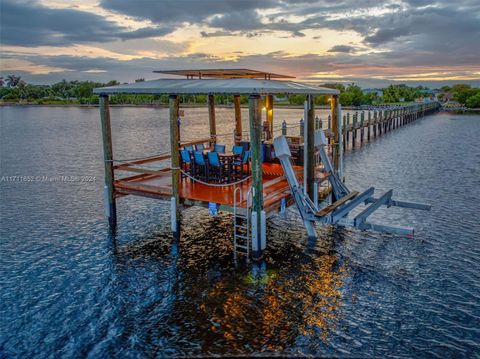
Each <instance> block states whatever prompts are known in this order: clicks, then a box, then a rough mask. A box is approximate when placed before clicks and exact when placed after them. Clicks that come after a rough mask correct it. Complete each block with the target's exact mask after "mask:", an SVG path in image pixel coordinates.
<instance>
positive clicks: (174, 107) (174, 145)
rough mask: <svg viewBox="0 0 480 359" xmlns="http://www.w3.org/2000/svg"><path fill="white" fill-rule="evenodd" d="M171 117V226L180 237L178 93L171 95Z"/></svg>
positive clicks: (175, 235)
mask: <svg viewBox="0 0 480 359" xmlns="http://www.w3.org/2000/svg"><path fill="white" fill-rule="evenodd" d="M168 104H169V112H170V113H169V115H170V116H169V117H170V154H171V159H172V164H171V166H172V198H171V202H170V205H171V213H170V215H171V226H172V233H173V236H174V237H175V238H179V237H180V153H179V143H178V142H179V133H178V126H177V120H178V107H179V98H178V95H170V96H169V99H168Z"/></svg>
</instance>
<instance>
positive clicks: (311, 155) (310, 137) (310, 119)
mask: <svg viewBox="0 0 480 359" xmlns="http://www.w3.org/2000/svg"><path fill="white" fill-rule="evenodd" d="M305 105H306V108H305V115H306V118H307V120H306V121H305V135H304V151H306V152H305V153H306V160H307V162H306V163H304V166H305V170H306V176H305V178H306V184H307V185H306V190H307V194H308V196H309V197H310V199H311V200H312V201H313V197H314V193H315V192H314V185H313V184H314V182H315V127H314V126H315V104H314V101H313V95H308V96H307V101H306V104H305Z"/></svg>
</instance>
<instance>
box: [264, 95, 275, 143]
mask: <svg viewBox="0 0 480 359" xmlns="http://www.w3.org/2000/svg"><path fill="white" fill-rule="evenodd" d="M265 110H266V115H267V123H268V131H269V133H270V136H271V137H273V95H267V96H266V97H265ZM269 139H270V138H267V140H269Z"/></svg>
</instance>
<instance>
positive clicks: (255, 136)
mask: <svg viewBox="0 0 480 359" xmlns="http://www.w3.org/2000/svg"><path fill="white" fill-rule="evenodd" d="M248 106H249V120H250V121H249V122H250V151H251V155H252V211H253V212H255V213H256V218H255V220H256V223H253V220H254V218H253V217H252V231H253V230H254V231H255V233H252V240H253V239H255V241H256V243H253V242H252V256H253V258H254V259H259V258H260V257H261V255H262V249H261V236H262V224H261V212H262V210H263V184H262V158H261V155H262V148H261V147H262V108H261V101H260V95H258V94H251V95H250V97H249V99H248Z"/></svg>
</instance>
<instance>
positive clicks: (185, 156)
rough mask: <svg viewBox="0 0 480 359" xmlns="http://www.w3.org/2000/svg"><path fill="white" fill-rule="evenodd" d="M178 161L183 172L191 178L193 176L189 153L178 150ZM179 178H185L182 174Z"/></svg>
mask: <svg viewBox="0 0 480 359" xmlns="http://www.w3.org/2000/svg"><path fill="white" fill-rule="evenodd" d="M180 159H181V164H180V167H181V168H182V170H183V171H184V172H186V173H188V174H189V175H190V176H191V175H192V174H193V164H192V159H191V157H190V153H189V152H188V151H187V150H180ZM180 177H181V178H185V177H186V176H185V175H184V174H183V173H180Z"/></svg>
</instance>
